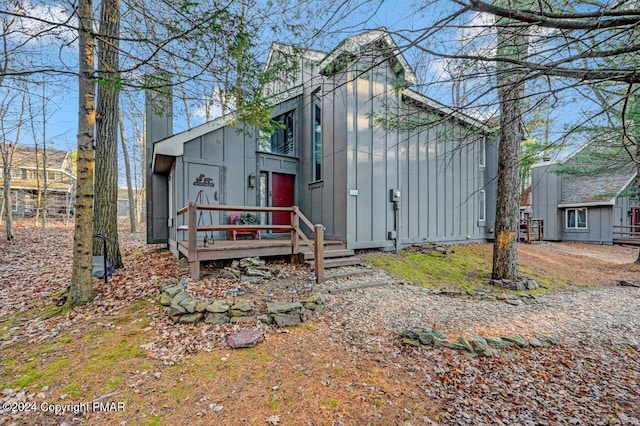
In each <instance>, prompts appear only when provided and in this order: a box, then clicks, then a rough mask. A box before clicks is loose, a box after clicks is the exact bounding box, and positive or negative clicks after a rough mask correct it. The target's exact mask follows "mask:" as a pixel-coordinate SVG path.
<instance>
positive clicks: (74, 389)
mask: <svg viewBox="0 0 640 426" xmlns="http://www.w3.org/2000/svg"><path fill="white" fill-rule="evenodd" d="M62 392H63V393H67V394H69V396H70V397H71V398H79V397H81V396H83V395H84V392H82V391H81V390H80V386H79V385H78V384H77V383H73V382H72V383H69V384H68V385H65V386H64V387H63V388H62Z"/></svg>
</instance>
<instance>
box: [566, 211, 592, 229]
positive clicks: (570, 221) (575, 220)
mask: <svg viewBox="0 0 640 426" xmlns="http://www.w3.org/2000/svg"><path fill="white" fill-rule="evenodd" d="M566 228H567V229H587V209H586V208H585V207H583V208H576V209H567V223H566Z"/></svg>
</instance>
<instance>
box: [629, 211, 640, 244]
mask: <svg viewBox="0 0 640 426" xmlns="http://www.w3.org/2000/svg"><path fill="white" fill-rule="evenodd" d="M631 225H633V226H634V227H635V228H631V229H632V231H633V236H634V237H638V236H640V207H633V208H632V209H631Z"/></svg>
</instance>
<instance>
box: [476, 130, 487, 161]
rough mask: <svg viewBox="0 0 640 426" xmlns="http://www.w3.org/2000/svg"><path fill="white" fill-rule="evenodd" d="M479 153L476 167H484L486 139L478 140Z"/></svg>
mask: <svg viewBox="0 0 640 426" xmlns="http://www.w3.org/2000/svg"><path fill="white" fill-rule="evenodd" d="M478 145H480V152H479V153H478V165H479V166H480V167H484V166H485V164H486V160H487V143H486V138H484V137H482V138H480V143H479V144H478Z"/></svg>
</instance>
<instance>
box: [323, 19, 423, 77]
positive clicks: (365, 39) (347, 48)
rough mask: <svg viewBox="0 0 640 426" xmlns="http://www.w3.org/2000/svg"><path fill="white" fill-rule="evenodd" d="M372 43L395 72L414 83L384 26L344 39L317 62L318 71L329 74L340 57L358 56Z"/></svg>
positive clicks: (398, 49) (407, 65)
mask: <svg viewBox="0 0 640 426" xmlns="http://www.w3.org/2000/svg"><path fill="white" fill-rule="evenodd" d="M372 45H375V46H376V47H377V48H379V49H380V50H381V51H382V52H383V53H384V57H385V60H387V61H390V62H391V67H392V68H393V69H394V71H395V72H396V74H400V73H403V74H404V80H405V81H406V82H407V83H409V84H415V83H416V81H417V78H416V75H415V74H414V72H413V69H411V66H410V65H409V62H407V60H406V59H405V57H404V55H403V54H402V52H401V51H400V48H399V47H398V45H397V44H396V43H395V42H394V41H393V39H392V38H391V35H390V34H389V32H388V31H387V29H386V28H380V29H377V30H370V31H366V32H364V33H361V34H357V35H354V36H351V37H347V38H346V39H344V40H343V41H342V42H340V44H338V46H337V47H336V48H335V49H333V50H332V51H331V52H330V53H329V54H327V55H326V56H325V57H324V59H322V61H320V63H319V64H318V67H319V69H320V73H322V74H324V73H326V74H331V73H332V72H331V71H329V70H330V69H331V68H332V65H335V64H337V63H338V62H341V60H342V58H345V57H358V56H359V55H360V54H361V53H362V51H363V50H365V49H366V48H368V47H369V46H372ZM333 68H334V69H338V68H340V67H339V66H333Z"/></svg>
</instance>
